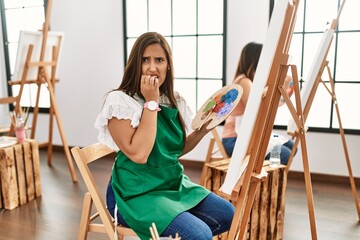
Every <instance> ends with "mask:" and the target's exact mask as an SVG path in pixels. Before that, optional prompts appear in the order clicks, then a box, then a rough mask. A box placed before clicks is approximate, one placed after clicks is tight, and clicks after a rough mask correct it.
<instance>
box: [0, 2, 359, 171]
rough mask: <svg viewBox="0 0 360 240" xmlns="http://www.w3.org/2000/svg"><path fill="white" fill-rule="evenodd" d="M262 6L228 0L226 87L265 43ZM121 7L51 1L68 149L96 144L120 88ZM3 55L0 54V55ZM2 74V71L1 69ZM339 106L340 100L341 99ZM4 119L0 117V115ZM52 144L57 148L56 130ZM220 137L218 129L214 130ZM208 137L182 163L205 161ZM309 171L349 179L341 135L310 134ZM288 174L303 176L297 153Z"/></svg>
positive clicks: (42, 126)
mask: <svg viewBox="0 0 360 240" xmlns="http://www.w3.org/2000/svg"><path fill="white" fill-rule="evenodd" d="M264 2H266V3H267V1H262V0H252V1H248V0H229V1H228V15H227V18H228V19H227V23H228V28H227V34H228V38H227V50H226V51H227V68H226V74H227V82H231V80H232V77H233V75H234V71H235V67H236V65H237V62H238V57H239V55H240V52H241V49H242V47H243V46H244V45H245V44H246V43H248V42H249V41H258V42H262V41H263V40H264V38H265V34H266V29H267V24H268V23H267V21H268V5H267V4H264ZM122 18H123V17H122V2H121V1H118V0H107V1H106V3H105V2H104V3H103V4H102V1H85V0H77V1H71V0H61V1H60V0H54V3H53V9H52V17H51V27H52V30H54V31H63V32H65V39H64V46H63V52H62V56H61V60H60V65H59V74H58V76H59V78H60V83H59V84H58V85H57V86H56V99H57V103H58V108H59V112H60V116H61V120H62V123H63V127H64V131H65V135H66V138H67V141H68V144H69V145H80V146H85V145H88V144H91V143H93V142H95V141H96V140H97V131H96V130H95V129H94V121H95V118H96V116H97V114H98V113H99V111H100V108H101V105H102V97H103V95H104V94H105V93H106V92H107V91H108V90H110V89H112V88H116V87H118V85H119V84H120V81H121V77H122V74H123V66H124V62H123V54H124V51H123V23H122ZM0 54H1V52H0ZM0 69H1V68H0ZM339 101H341V99H339ZM1 116H2V115H1ZM41 117H42V118H41V119H40V120H41V121H40V122H39V124H38V131H37V133H38V134H37V137H36V138H37V139H38V140H40V141H43V140H46V138H47V134H48V133H47V122H48V121H47V118H46V117H47V115H44V116H41ZM55 130H56V131H55V132H56V134H55V139H54V143H55V144H57V145H61V144H62V142H61V139H60V137H59V134H58V133H57V128H56V125H55ZM218 130H219V132H221V130H222V128H221V127H219V128H218ZM209 137H210V134H209V136H206V137H205V138H204V140H203V141H202V142H201V143H200V144H199V145H198V147H197V148H196V149H194V151H192V152H191V153H189V154H187V155H186V156H184V158H185V159H191V160H196V161H203V160H204V158H205V154H206V151H207V147H208V142H209ZM346 139H347V143H348V150H349V153H350V159H351V160H352V167H353V172H354V175H355V176H357V177H360V161H358V158H359V156H360V149H359V148H358V146H360V136H358V135H347V136H346ZM307 147H308V156H309V160H310V170H311V171H312V172H316V173H324V174H334V175H344V176H347V175H348V173H347V169H346V164H345V159H344V153H343V149H342V143H341V139H340V136H339V134H323V133H308V134H307ZM291 168H292V170H296V171H301V170H302V161H301V149H300V150H299V152H298V154H297V156H296V157H295V159H294V162H293V165H292V167H291Z"/></svg>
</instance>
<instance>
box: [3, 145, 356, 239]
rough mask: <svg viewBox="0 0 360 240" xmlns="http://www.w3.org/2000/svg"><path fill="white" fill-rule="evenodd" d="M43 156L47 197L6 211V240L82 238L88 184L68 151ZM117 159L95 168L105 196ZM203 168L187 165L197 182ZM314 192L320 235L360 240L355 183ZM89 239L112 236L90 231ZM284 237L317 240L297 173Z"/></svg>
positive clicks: (317, 186) (320, 186) (317, 185)
mask: <svg viewBox="0 0 360 240" xmlns="http://www.w3.org/2000/svg"><path fill="white" fill-rule="evenodd" d="M40 160H41V176H40V177H41V184H42V196H41V197H40V198H37V199H36V200H34V201H31V202H29V203H26V204H25V205H22V206H21V207H18V208H15V209H13V210H11V211H9V210H2V209H0V240H18V239H19V240H20V239H27V240H48V239H51V240H60V239H61V240H63V239H76V237H77V231H78V226H79V221H80V214H81V207H82V200H83V194H84V193H85V191H86V188H85V186H84V182H83V180H82V178H81V176H80V174H79V173H78V172H77V174H78V178H79V182H78V183H77V184H74V183H73V182H72V181H71V177H70V173H69V170H68V166H67V164H66V159H65V157H64V154H63V153H61V152H55V153H54V157H53V166H52V167H49V166H48V165H47V163H46V152H45V151H43V150H40ZM112 161H113V160H112V159H104V160H103V161H99V162H96V163H94V166H93V171H94V174H95V176H96V179H98V180H99V183H98V184H99V187H100V191H101V192H104V195H105V187H106V184H107V181H108V179H109V176H110V172H111V166H112ZM74 164H75V163H74ZM200 171H201V169H200V168H196V167H190V166H187V165H186V166H185V173H186V174H187V175H188V176H189V177H190V178H191V179H192V180H193V181H195V182H197V181H198V180H199V177H200ZM358 189H359V190H360V186H358ZM359 190H358V193H360V191H359ZM313 195H314V203H315V217H316V227H317V235H318V239H324V240H331V239H334V240H335V239H336V240H345V239H346V240H358V239H360V224H359V223H358V216H357V212H356V208H355V204H354V200H353V196H352V194H351V190H350V184H345V183H340V184H337V183H325V182H324V181H313ZM89 239H90V240H94V239H97V240H99V239H100V240H101V239H107V237H106V236H104V235H98V234H90V236H89ZM284 239H285V240H307V239H311V234H310V224H309V215H308V208H307V201H306V194H305V184H304V181H303V180H302V179H298V178H292V177H291V176H289V179H288V189H287V195H286V207H285V222H284Z"/></svg>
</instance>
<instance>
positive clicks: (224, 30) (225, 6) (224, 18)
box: [123, 0, 227, 112]
mask: <svg viewBox="0 0 360 240" xmlns="http://www.w3.org/2000/svg"><path fill="white" fill-rule="evenodd" d="M127 1H128V0H123V17H124V18H123V29H124V45H123V46H124V64H125V66H126V64H127V60H128V54H129V52H130V51H131V49H128V48H127V41H128V40H129V39H136V38H137V37H138V36H128V34H127V33H128V29H127V11H126V9H127V7H126V6H127V5H126V2H127ZM129 1H130V0H129ZM149 1H150V0H147V1H146V4H147V11H149ZM222 2H223V12H222V14H223V26H222V30H223V32H222V34H199V33H198V31H196V33H195V34H173V21H172V23H171V34H170V35H165V34H162V35H163V36H164V37H165V38H167V39H168V38H170V39H171V41H169V45H170V46H171V48H172V46H173V42H172V41H173V39H174V38H176V37H196V49H197V52H196V64H197V66H196V76H195V77H194V78H192V77H191V78H190V77H188V78H187V77H178V76H176V71H175V79H176V81H179V80H181V81H186V80H195V81H196V102H195V106H196V109H193V111H194V112H195V111H197V110H198V109H200V107H201V105H202V104H203V102H199V99H198V96H199V93H198V85H199V79H200V80H221V87H223V86H225V85H226V84H227V82H226V54H227V53H226V40H227V32H226V25H227V21H226V20H227V18H226V9H227V0H222ZM196 5H197V8H198V0H196ZM196 14H198V13H196ZM170 15H171V20H172V19H173V0H171V14H170ZM196 29H197V27H196ZM147 31H149V14H148V15H147ZM220 35H221V36H222V41H223V42H222V57H223V59H222V73H221V76H220V77H219V78H218V77H215V78H206V77H205V78H204V77H201V76H199V75H198V60H197V59H198V46H197V44H198V41H199V37H202V36H220ZM175 68H176V66H175ZM211 94H212V93H211V92H209V93H208V94H207V95H209V97H210V95H211Z"/></svg>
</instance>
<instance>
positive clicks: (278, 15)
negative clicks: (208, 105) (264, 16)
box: [221, 0, 292, 194]
mask: <svg viewBox="0 0 360 240" xmlns="http://www.w3.org/2000/svg"><path fill="white" fill-rule="evenodd" d="M289 4H290V5H292V1H289V0H278V1H277V2H276V5H275V8H274V12H273V14H272V17H271V21H270V24H269V29H268V32H267V35H266V39H265V42H264V45H263V48H262V52H261V56H260V59H259V63H258V67H257V69H258V70H257V71H256V74H255V77H254V84H253V87H252V90H251V92H250V95H249V99H248V102H247V107H246V109H245V112H244V116H243V119H242V123H241V126H240V127H239V128H238V135H239V136H241V137H239V138H237V141H236V144H235V148H234V152H233V155H232V157H231V160H230V164H229V168H228V171H227V174H226V177H225V180H224V184H223V185H222V187H221V191H222V192H224V193H226V194H231V192H232V190H233V189H234V187H235V185H236V183H237V181H238V180H239V179H240V177H241V175H242V174H243V172H244V170H245V169H246V166H247V164H248V163H247V162H246V161H244V159H245V156H246V152H247V149H248V147H249V142H250V139H251V136H252V134H253V129H254V125H255V121H256V117H257V114H258V111H259V109H260V104H261V99H262V94H263V89H264V87H265V86H266V84H267V81H268V77H269V74H270V70H271V67H272V63H273V60H274V56H275V53H276V49H277V46H278V42H279V38H280V35H281V32H282V28H283V25H284V21H285V17H286V10H287V8H288V6H289Z"/></svg>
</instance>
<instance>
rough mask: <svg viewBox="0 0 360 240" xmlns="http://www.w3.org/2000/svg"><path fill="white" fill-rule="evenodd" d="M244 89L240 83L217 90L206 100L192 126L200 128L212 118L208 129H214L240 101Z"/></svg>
mask: <svg viewBox="0 0 360 240" xmlns="http://www.w3.org/2000/svg"><path fill="white" fill-rule="evenodd" d="M242 93H243V89H242V87H241V86H240V85H239V84H235V83H233V84H230V85H227V86H225V87H223V88H221V89H220V90H218V91H217V92H215V93H214V94H213V95H211V97H210V98H209V99H207V100H206V101H205V103H204V104H203V105H202V107H201V108H200V109H199V111H198V112H197V113H196V115H195V118H194V119H193V121H192V124H191V127H192V128H193V129H199V128H201V126H202V125H203V124H204V123H206V122H208V121H209V120H211V122H210V123H209V125H208V126H207V127H206V128H207V129H212V128H214V127H216V126H217V125H219V124H220V123H222V122H223V121H224V120H225V119H226V118H227V117H228V116H229V115H230V114H231V112H232V111H233V110H234V108H235V107H236V105H237V104H238V103H239V101H240V99H241V96H242Z"/></svg>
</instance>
